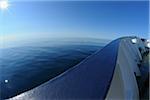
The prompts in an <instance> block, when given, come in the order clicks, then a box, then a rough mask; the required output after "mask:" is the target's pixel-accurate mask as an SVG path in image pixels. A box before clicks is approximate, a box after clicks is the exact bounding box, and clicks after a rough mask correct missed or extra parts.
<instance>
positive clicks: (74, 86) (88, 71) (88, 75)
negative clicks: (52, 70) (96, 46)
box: [11, 39, 121, 100]
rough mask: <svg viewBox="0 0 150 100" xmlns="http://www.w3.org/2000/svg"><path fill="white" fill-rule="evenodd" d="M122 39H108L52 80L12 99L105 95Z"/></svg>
mask: <svg viewBox="0 0 150 100" xmlns="http://www.w3.org/2000/svg"><path fill="white" fill-rule="evenodd" d="M120 40H121V39H117V40H115V41H113V42H111V43H109V44H108V45H107V46H105V47H104V48H103V49H101V50H100V51H98V52H96V53H95V54H93V55H91V56H89V57H88V58H87V59H85V60H84V61H82V62H81V63H79V64H78V65H76V66H74V67H73V68H71V69H69V70H67V71H66V72H64V73H63V74H60V75H59V76H57V77H55V78H53V79H52V80H49V81H48V82H46V83H44V84H42V85H40V86H38V87H36V88H34V89H32V90H30V91H27V92H25V93H22V94H20V95H18V96H16V97H14V98H11V99H19V100H20V99H26V100H29V99H35V100H45V99H51V100H53V99H60V100H62V99H64V100H67V99H92V100H93V99H99V100H101V99H104V98H105V97H106V95H107V93H108V90H109V87H110V85H111V81H112V78H113V74H114V70H115V67H116V62H117V56H118V49H119V44H120ZM37 77H38V76H37Z"/></svg>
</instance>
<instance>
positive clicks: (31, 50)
mask: <svg viewBox="0 0 150 100" xmlns="http://www.w3.org/2000/svg"><path fill="white" fill-rule="evenodd" d="M103 46H104V45H103V44H101V43H98V42H96V43H94V42H59V41H57V43H56V42H54V41H45V42H38V43H36V42H35V43H30V44H24V45H19V46H14V47H8V48H0V98H1V99H4V98H10V97H13V96H16V95H18V94H20V93H22V92H25V91H27V90H30V89H32V88H34V87H36V86H39V85H40V84H42V83H44V82H47V81H48V80H50V79H52V78H54V77H56V76H57V75H59V74H61V73H63V72H64V71H66V70H67V69H69V68H71V67H73V66H75V65H76V64H78V63H80V62H81V61H82V60H84V59H85V58H87V57H88V56H90V55H91V54H93V53H95V52H96V51H97V50H100V49H101V48H102V47H103Z"/></svg>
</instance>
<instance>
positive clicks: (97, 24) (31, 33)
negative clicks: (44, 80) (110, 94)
mask: <svg viewBox="0 0 150 100" xmlns="http://www.w3.org/2000/svg"><path fill="white" fill-rule="evenodd" d="M148 10H149V2H148V1H147V2H146V1H144V2H142V1H139V2H137V1H132V2H131V1H124V2H123V1H122V2H121V1H107V2H104V1H95V2H92V1H87V2H86V1H78V2H77V1H71V2H63V1H62V2H58V1H57V2H52V1H36V0H35V1H28V2H27V1H26V2H25V1H24V2H23V1H19V2H18V1H15V0H12V1H10V7H9V9H8V10H6V11H1V13H0V30H1V31H0V36H1V37H2V36H5V37H9V38H12V37H16V38H23V37H27V38H28V37H30V38H31V37H34V38H39V37H48V38H53V37H92V38H104V39H105V38H106V39H115V38H118V37H121V36H127V35H136V36H140V37H145V38H146V37H148V31H149V30H148V28H149V26H148V25H149V23H148V22H149V19H148V17H149V12H148Z"/></svg>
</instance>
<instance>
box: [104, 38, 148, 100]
mask: <svg viewBox="0 0 150 100" xmlns="http://www.w3.org/2000/svg"><path fill="white" fill-rule="evenodd" d="M136 39H137V41H136V43H135V41H134V43H133V42H132V39H131V38H124V39H122V40H121V42H120V46H119V52H118V57H117V64H116V67H115V73H114V76H113V80H112V83H111V86H110V88H109V91H108V94H107V96H106V100H121V99H124V100H138V99H139V90H138V84H137V80H136V76H140V75H141V73H140V70H139V66H138V63H139V61H140V60H142V56H141V53H143V52H145V51H146V49H145V44H144V43H143V42H142V41H141V39H139V38H136ZM139 48H141V50H142V51H141V53H140V51H139Z"/></svg>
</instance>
